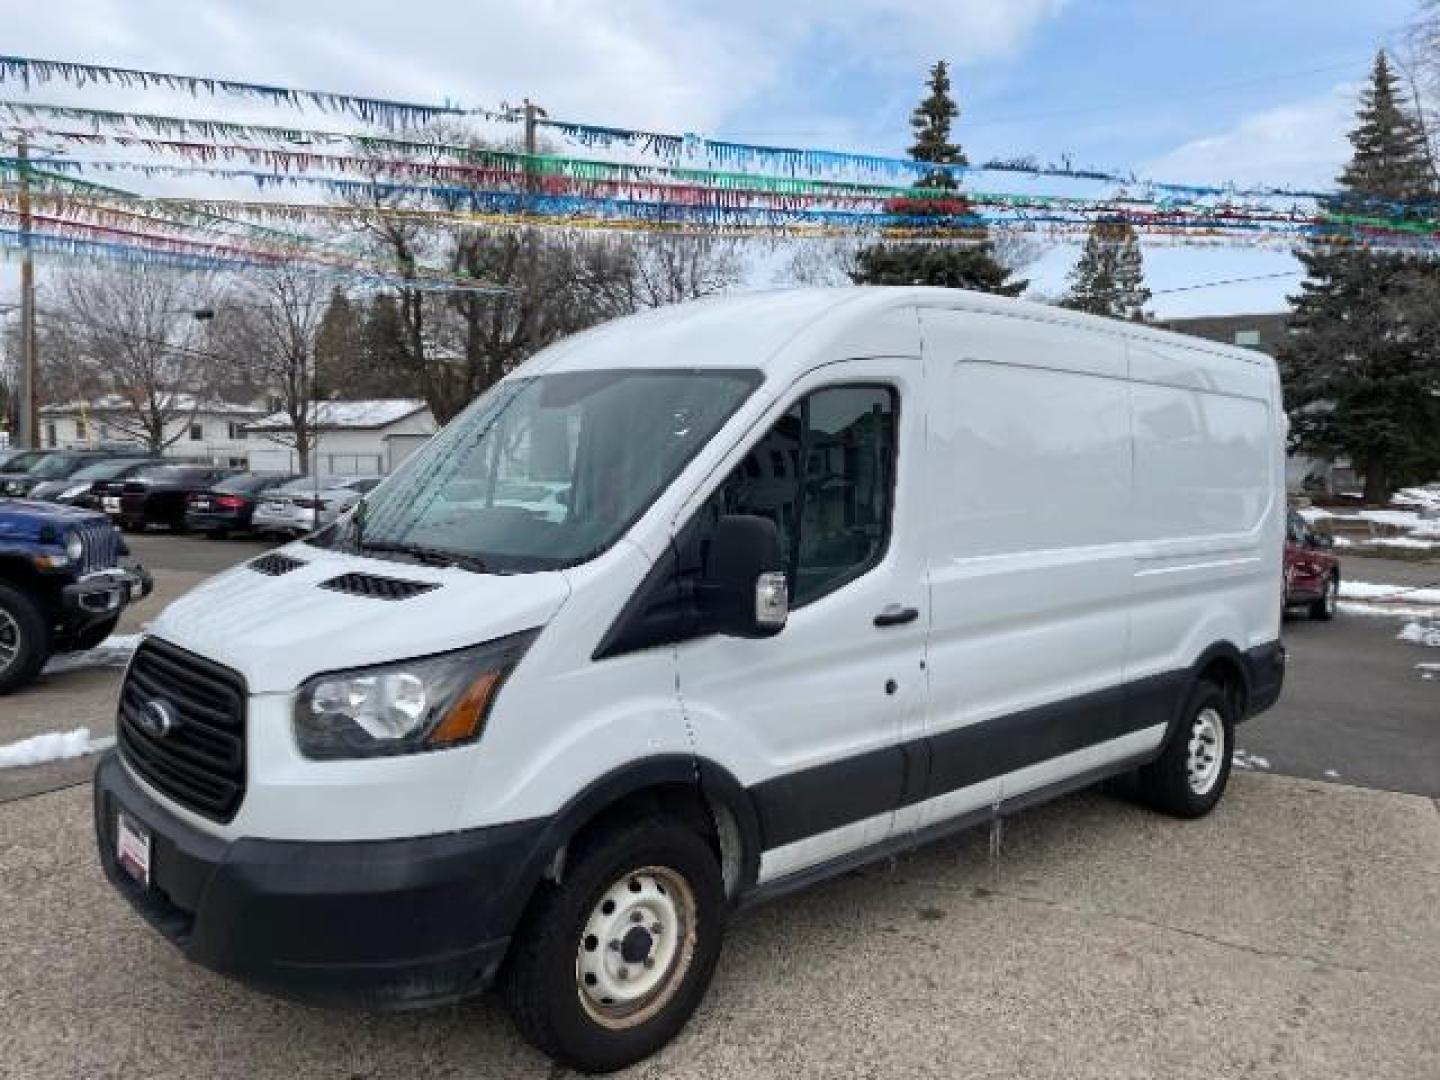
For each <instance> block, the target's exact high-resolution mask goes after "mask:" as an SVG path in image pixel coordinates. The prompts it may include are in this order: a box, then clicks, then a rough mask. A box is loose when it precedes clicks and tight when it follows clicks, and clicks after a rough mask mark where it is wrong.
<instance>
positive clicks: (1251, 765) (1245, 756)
mask: <svg viewBox="0 0 1440 1080" xmlns="http://www.w3.org/2000/svg"><path fill="white" fill-rule="evenodd" d="M1234 762H1235V768H1237V769H1246V770H1249V771H1252V772H1253V771H1254V770H1257V769H1262V770H1263V769H1268V768H1270V760H1269V759H1268V758H1263V757H1261V756H1260V755H1259V754H1252V753H1250V751H1248V750H1238V749H1237V750H1236V751H1235V758H1234Z"/></svg>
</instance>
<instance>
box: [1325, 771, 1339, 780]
mask: <svg viewBox="0 0 1440 1080" xmlns="http://www.w3.org/2000/svg"><path fill="white" fill-rule="evenodd" d="M1325 779H1326V780H1339V779H1340V774H1339V773H1338V772H1336V771H1335V770H1334V769H1326V770H1325Z"/></svg>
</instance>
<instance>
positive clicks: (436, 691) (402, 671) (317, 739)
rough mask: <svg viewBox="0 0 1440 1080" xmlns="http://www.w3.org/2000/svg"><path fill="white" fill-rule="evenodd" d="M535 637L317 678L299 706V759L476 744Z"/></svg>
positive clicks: (531, 633)
mask: <svg viewBox="0 0 1440 1080" xmlns="http://www.w3.org/2000/svg"><path fill="white" fill-rule="evenodd" d="M537 633H538V631H535V630H530V631H526V632H525V633H523V634H513V635H511V636H510V637H506V638H500V639H499V640H498V641H492V642H489V643H487V644H485V645H477V646H475V647H473V648H469V649H461V650H459V651H458V652H452V653H445V654H443V655H441V656H431V657H426V658H425V659H422V660H406V661H402V662H400V663H397V664H383V665H380V666H378V667H371V668H357V669H355V670H353V671H337V672H331V673H328V674H325V675H317V676H315V677H314V678H313V679H310V680H309V681H307V682H306V683H305V685H303V686H302V687H301V688H300V693H299V696H298V697H297V698H296V699H295V718H294V722H295V739H296V741H297V742H298V743H299V744H300V752H301V753H302V754H304V755H305V756H306V757H308V758H314V759H317V760H334V759H337V758H357V757H380V756H388V755H393V754H413V753H418V752H421V751H425V750H444V749H448V748H449V747H452V746H460V745H463V744H464V743H469V742H474V741H475V740H476V739H478V738H479V737H480V732H481V731H482V729H483V728H484V726H485V719H486V717H488V716H489V714H490V708H491V706H492V705H493V704H494V702H495V698H496V696H497V695H498V694H499V692H500V687H501V686H503V685H504V683H505V680H506V678H507V677H508V676H509V674H510V672H511V671H513V670H514V668H515V665H516V664H518V663H519V662H520V658H521V657H522V656H524V655H525V650H526V649H528V648H529V647H530V643H531V642H532V641H534V640H535V635H536V634H537Z"/></svg>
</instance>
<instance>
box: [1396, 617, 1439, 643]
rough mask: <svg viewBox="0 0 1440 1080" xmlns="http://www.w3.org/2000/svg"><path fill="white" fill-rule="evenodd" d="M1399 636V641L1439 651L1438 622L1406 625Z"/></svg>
mask: <svg viewBox="0 0 1440 1080" xmlns="http://www.w3.org/2000/svg"><path fill="white" fill-rule="evenodd" d="M1399 636H1400V640H1401V641H1408V642H1409V643H1410V644H1411V645H1428V646H1429V647H1430V648H1432V649H1440V622H1412V623H1406V624H1405V628H1404V629H1403V630H1401V631H1400V635H1399Z"/></svg>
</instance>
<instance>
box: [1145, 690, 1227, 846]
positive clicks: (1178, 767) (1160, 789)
mask: <svg viewBox="0 0 1440 1080" xmlns="http://www.w3.org/2000/svg"><path fill="white" fill-rule="evenodd" d="M1234 708H1235V707H1234V704H1233V703H1232V702H1231V700H1230V696H1229V695H1228V694H1226V692H1225V688H1224V687H1222V686H1218V685H1216V684H1215V683H1212V682H1198V683H1196V684H1195V689H1194V690H1192V691H1191V693H1190V699H1189V701H1188V702H1187V703H1186V706H1185V714H1184V719H1183V721H1182V722H1181V725H1180V727H1179V728H1178V729H1177V730H1176V731H1175V732H1174V733H1173V734H1172V735H1171V738H1170V741H1169V742H1168V743H1167V744H1166V746H1165V749H1164V751H1163V752H1162V753H1161V754H1160V756H1159V757H1158V758H1156V759H1155V760H1154V761H1153V762H1151V763H1150V764H1149V765H1146V766H1145V767H1144V768H1142V769H1141V770H1140V772H1139V776H1138V785H1137V786H1138V789H1139V795H1140V800H1141V801H1142V802H1144V803H1145V804H1146V805H1147V806H1150V807H1151V808H1153V809H1155V810H1158V811H1160V812H1161V813H1162V814H1169V815H1170V816H1172V817H1178V818H1198V817H1204V816H1205V815H1206V814H1208V813H1209V812H1210V811H1211V810H1213V809H1215V805H1216V804H1217V803H1218V802H1219V801H1220V797H1221V796H1222V795H1224V794H1225V787H1226V785H1227V784H1228V783H1229V782H1230V767H1231V758H1232V757H1233V755H1234V746H1235V715H1234Z"/></svg>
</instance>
